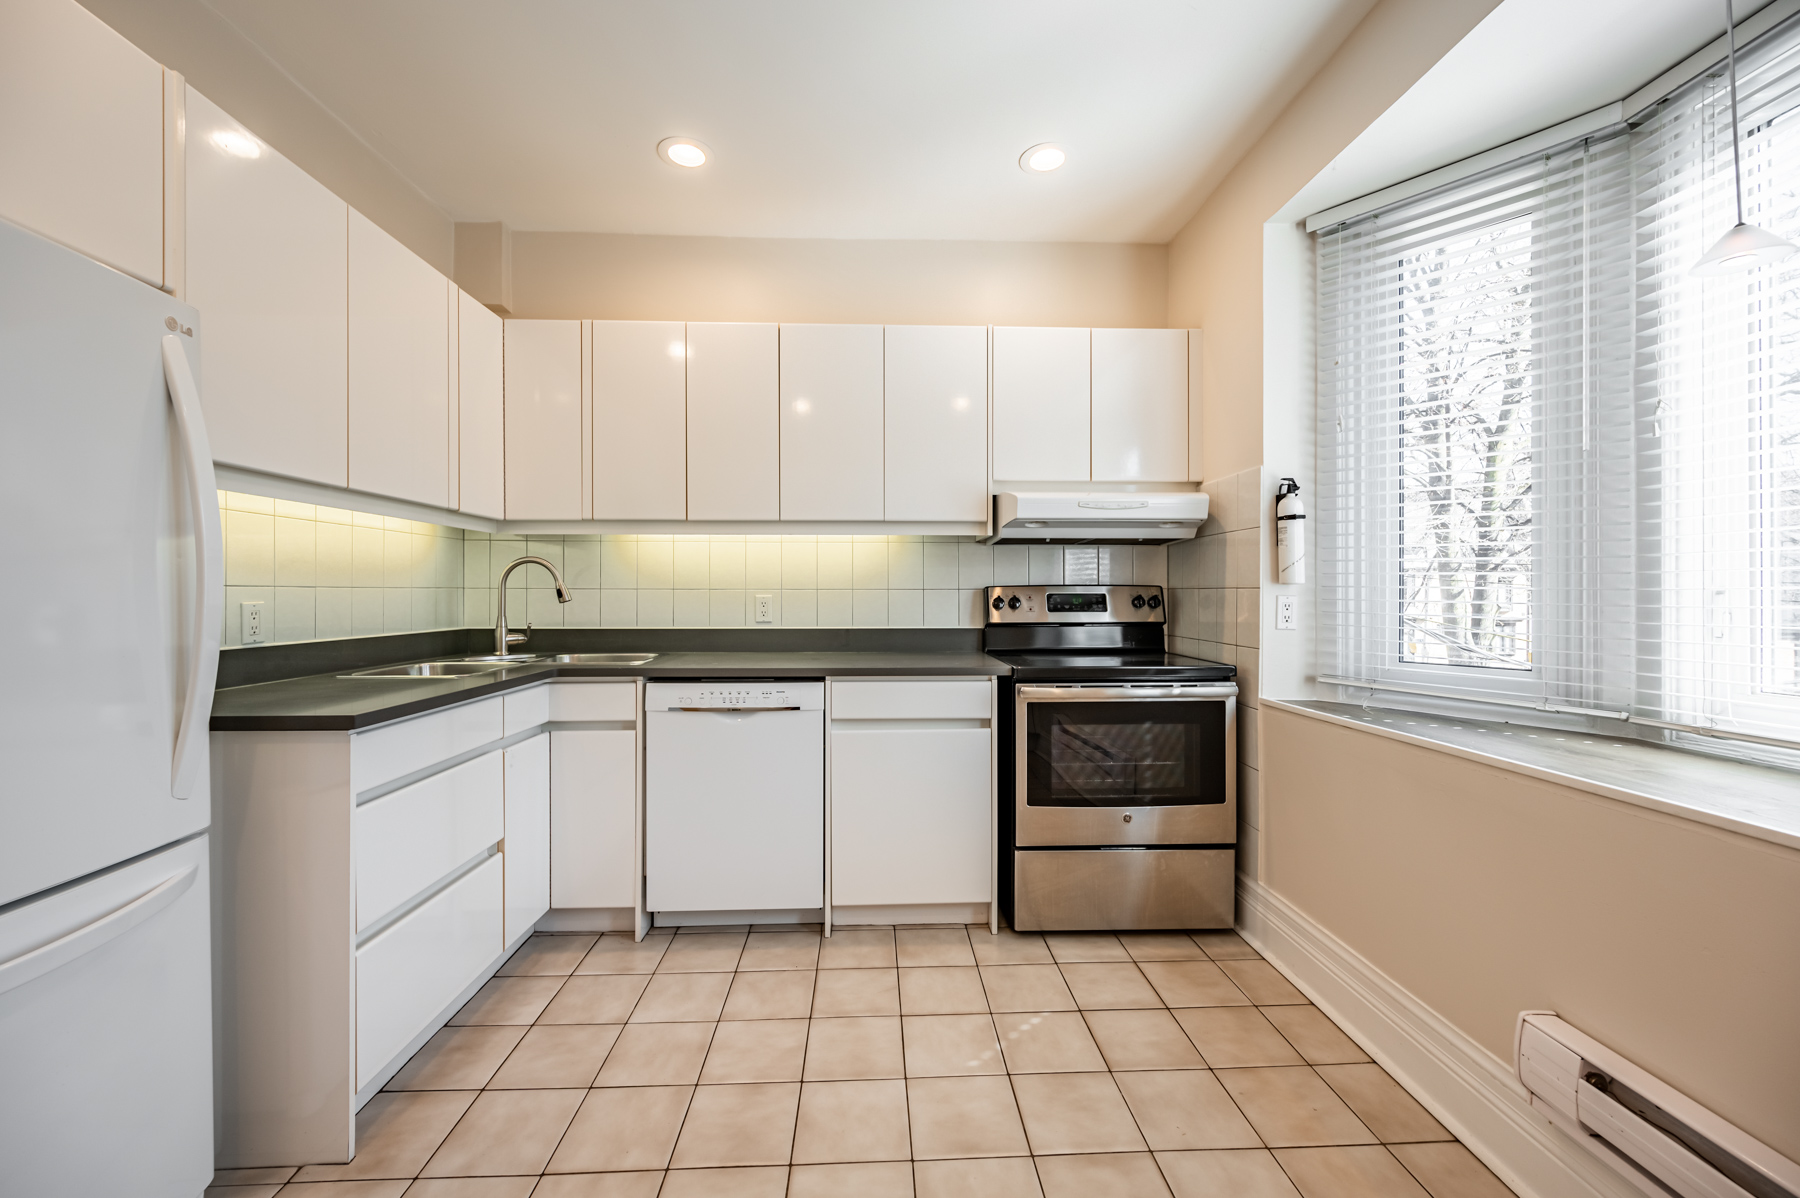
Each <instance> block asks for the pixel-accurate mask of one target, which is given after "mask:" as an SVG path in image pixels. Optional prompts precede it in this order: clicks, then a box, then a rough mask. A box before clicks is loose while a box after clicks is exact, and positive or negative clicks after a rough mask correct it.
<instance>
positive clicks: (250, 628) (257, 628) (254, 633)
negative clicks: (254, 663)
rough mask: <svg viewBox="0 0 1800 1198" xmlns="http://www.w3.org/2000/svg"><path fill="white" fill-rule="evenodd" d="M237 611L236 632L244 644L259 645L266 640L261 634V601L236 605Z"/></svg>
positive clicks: (264, 635)
mask: <svg viewBox="0 0 1800 1198" xmlns="http://www.w3.org/2000/svg"><path fill="white" fill-rule="evenodd" d="M238 611H239V613H240V617H239V619H240V622H239V624H238V631H239V632H241V633H242V634H243V636H242V640H243V642H244V644H246V645H260V644H262V643H263V642H264V641H265V640H267V639H268V637H267V635H266V634H265V633H264V632H263V601H262V600H261V599H258V600H255V601H254V602H251V603H240V604H238Z"/></svg>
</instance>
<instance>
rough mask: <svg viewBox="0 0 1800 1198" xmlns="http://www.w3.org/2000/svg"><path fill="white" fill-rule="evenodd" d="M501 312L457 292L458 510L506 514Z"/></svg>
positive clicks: (495, 516) (478, 514)
mask: <svg viewBox="0 0 1800 1198" xmlns="http://www.w3.org/2000/svg"><path fill="white" fill-rule="evenodd" d="M502 324H503V322H502V321H501V319H500V317H498V316H497V315H495V314H494V313H493V312H490V311H488V309H487V307H486V306H485V305H483V304H482V303H481V302H480V301H479V300H477V299H476V298H475V297H474V296H472V295H469V294H468V293H467V292H464V291H462V290H461V289H460V288H459V289H458V290H457V292H456V393H457V394H456V411H457V415H456V419H457V460H458V461H459V462H460V463H461V468H460V470H459V472H458V478H457V510H458V511H463V512H469V513H472V514H473V515H477V516H491V517H493V518H494V519H496V520H497V519H500V518H501V517H503V516H505V515H506V399H505V391H504V381H503V378H502V362H503V361H504V349H503V346H502V342H501V339H502V338H503V337H504V336H505V333H504V331H503V329H502Z"/></svg>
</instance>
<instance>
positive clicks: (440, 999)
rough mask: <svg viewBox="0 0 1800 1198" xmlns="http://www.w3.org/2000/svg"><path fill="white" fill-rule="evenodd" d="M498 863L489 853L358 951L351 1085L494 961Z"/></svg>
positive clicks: (366, 1077) (361, 1083)
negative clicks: (354, 1060)
mask: <svg viewBox="0 0 1800 1198" xmlns="http://www.w3.org/2000/svg"><path fill="white" fill-rule="evenodd" d="M503 868H504V867H503V866H502V863H501V860H500V857H499V855H498V854H496V855H494V856H490V857H489V858H488V859H487V860H486V861H484V862H482V863H481V864H480V865H478V866H476V867H475V868H474V869H473V870H470V871H469V872H468V873H466V874H464V875H463V876H462V877H461V878H459V879H458V880H456V881H455V882H453V883H451V884H450V886H449V887H447V888H446V889H444V890H442V891H440V892H439V893H438V894H436V895H434V896H433V897H432V898H431V899H430V900H429V901H427V902H426V903H425V904H424V905H422V906H420V907H419V908H418V909H416V910H414V911H412V912H409V913H408V914H407V915H406V916H405V917H403V918H402V919H401V920H400V921H399V922H398V923H396V924H394V925H393V926H392V927H389V928H387V929H385V930H384V931H382V932H381V933H380V934H379V935H378V936H376V937H375V938H374V939H372V940H370V941H369V942H368V943H366V944H364V945H362V946H360V947H359V948H358V949H357V950H356V1086H357V1089H359V1090H360V1089H362V1088H363V1087H365V1086H367V1085H368V1084H369V1083H370V1082H371V1081H374V1080H375V1079H376V1077H377V1075H378V1074H379V1073H380V1072H381V1070H382V1067H383V1066H385V1065H387V1064H389V1063H390V1062H391V1061H392V1060H393V1059H394V1057H395V1056H396V1055H397V1054H399V1053H400V1052H401V1051H403V1050H404V1049H405V1048H406V1047H407V1045H408V1044H410V1043H411V1042H412V1040H413V1039H414V1038H415V1037H416V1036H417V1035H418V1033H419V1032H420V1031H421V1030H422V1029H424V1028H425V1027H427V1026H428V1025H429V1024H430V1023H431V1022H432V1021H433V1019H434V1017H436V1016H437V1015H438V1014H439V1013H441V1012H442V1011H443V1010H444V1007H445V1006H446V1005H447V1004H449V1003H451V1002H454V1001H455V1000H456V997H457V995H459V994H461V993H462V991H463V989H464V988H465V987H466V986H467V985H468V984H469V982H470V981H471V980H472V979H474V978H476V977H478V976H479V975H480V974H481V971H482V970H483V969H484V968H485V967H487V966H488V965H491V964H492V963H493V960H494V954H495V953H496V952H498V951H499V949H500V944H501V941H500V931H501V923H502V906H503V904H504V900H505V898H509V897H510V895H503V890H502V874H503ZM506 880H508V881H510V878H509V879H506Z"/></svg>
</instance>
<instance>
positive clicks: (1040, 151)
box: [1019, 141, 1068, 175]
mask: <svg viewBox="0 0 1800 1198" xmlns="http://www.w3.org/2000/svg"><path fill="white" fill-rule="evenodd" d="M1067 159H1068V155H1067V154H1064V153H1063V148H1062V147H1061V146H1059V145H1057V144H1056V143H1055V142H1049V141H1046V142H1039V143H1038V144H1037V145H1035V146H1032V147H1031V148H1030V149H1029V150H1026V151H1025V152H1024V153H1023V154H1020V155H1019V169H1020V170H1022V171H1024V172H1025V173H1026V174H1030V175H1041V174H1044V173H1045V172H1046V171H1053V170H1055V169H1056V168H1057V167H1059V166H1061V165H1062V164H1063V163H1064V162H1065V161H1067Z"/></svg>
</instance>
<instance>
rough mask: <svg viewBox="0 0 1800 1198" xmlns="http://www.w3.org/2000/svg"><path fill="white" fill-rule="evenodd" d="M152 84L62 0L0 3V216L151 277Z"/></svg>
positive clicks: (160, 143)
mask: <svg viewBox="0 0 1800 1198" xmlns="http://www.w3.org/2000/svg"><path fill="white" fill-rule="evenodd" d="M163 91H164V73H163V69H162V67H161V66H159V65H157V63H156V62H155V61H154V60H153V59H151V58H150V57H149V56H148V55H146V54H145V53H144V52H143V51H141V50H139V49H138V48H137V47H136V46H133V45H132V44H131V43H130V42H128V41H126V40H125V39H124V38H122V37H120V36H119V35H118V34H117V33H115V32H113V31H112V30H111V29H110V28H108V27H107V26H106V25H105V24H103V23H102V22H101V21H100V20H99V18H97V17H95V16H94V15H93V14H92V13H90V12H88V11H87V10H86V9H85V8H82V7H81V6H80V5H79V4H76V3H75V2H74V0H6V2H5V3H3V4H0V217H5V218H6V219H7V220H10V221H12V222H14V223H15V224H19V225H23V226H24V227H25V228H27V229H30V230H32V231H33V232H36V233H39V234H42V235H43V236H45V237H48V238H50V239H51V240H52V241H59V242H61V243H62V244H64V245H66V246H69V247H71V248H72V249H76V250H79V251H81V252H82V253H84V254H86V255H88V256H89V257H90V258H98V259H99V260H100V261H102V262H104V263H106V264H107V265H109V266H112V267H116V268H117V269H119V270H122V271H124V272H125V273H126V274H130V275H136V276H137V277H138V278H140V279H142V280H144V281H145V282H146V283H149V284H150V285H151V286H153V287H160V286H163V285H164V284H165V282H168V281H169V280H168V279H167V278H166V277H165V270H164V255H163V232H164V223H163V213H164V200H163V194H164V193H163V148H164V129H165V121H164V112H163V101H164V96H163ZM171 124H172V122H171ZM208 352H209V353H210V352H211V351H210V349H209V350H208Z"/></svg>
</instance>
